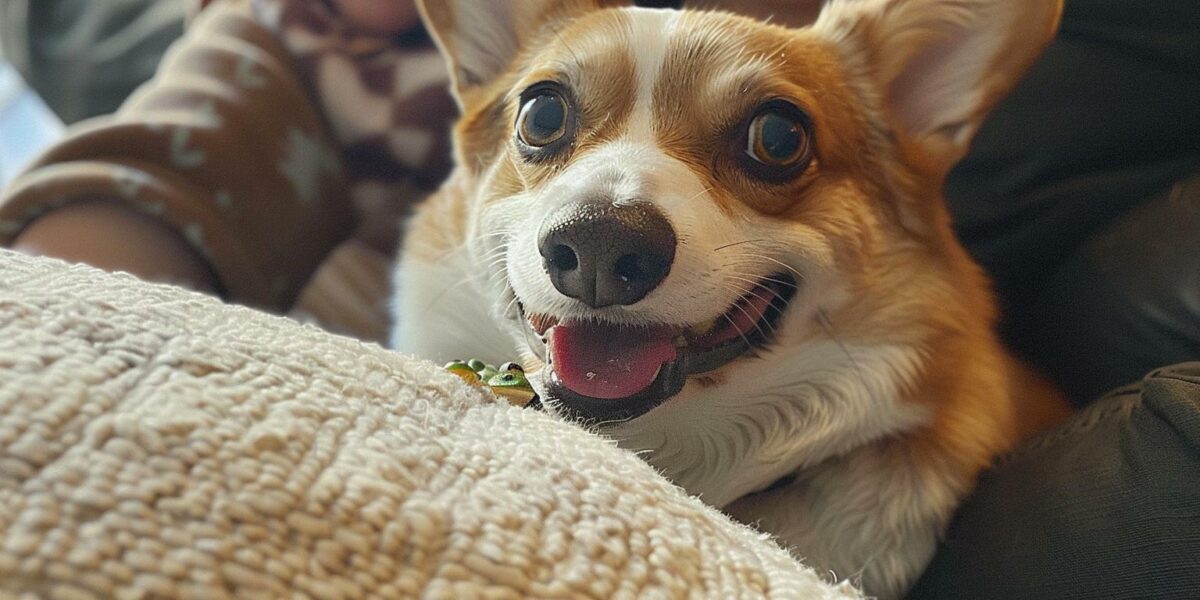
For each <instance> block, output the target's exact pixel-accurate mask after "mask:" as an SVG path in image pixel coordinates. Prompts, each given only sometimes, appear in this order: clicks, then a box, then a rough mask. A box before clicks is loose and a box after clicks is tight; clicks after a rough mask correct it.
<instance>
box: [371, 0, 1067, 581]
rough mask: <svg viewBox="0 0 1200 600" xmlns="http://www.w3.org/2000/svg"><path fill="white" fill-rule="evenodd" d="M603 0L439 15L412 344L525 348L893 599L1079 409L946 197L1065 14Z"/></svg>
mask: <svg viewBox="0 0 1200 600" xmlns="http://www.w3.org/2000/svg"><path fill="white" fill-rule="evenodd" d="M626 4H628V3H623V2H616V1H611V0H487V1H481V0H437V1H427V2H423V3H422V5H421V11H422V14H423V17H424V19H425V22H426V25H427V27H428V29H429V31H430V32H431V33H432V35H433V37H434V38H435V40H436V42H437V44H438V46H439V48H440V49H441V51H442V53H443V55H444V56H445V58H446V60H447V62H448V65H449V68H450V71H451V77H452V88H453V92H454V96H455V98H456V101H457V102H458V104H459V108H460V109H461V119H460V121H459V122H458V124H457V126H456V129H455V132H454V140H455V152H456V158H457V167H456V170H455V171H454V172H453V174H452V175H451V176H450V178H449V180H448V181H447V182H446V183H445V184H444V187H443V188H442V189H441V190H440V191H438V192H437V193H436V194H435V195H434V196H433V197H431V198H430V199H429V200H427V201H426V202H425V203H424V204H423V205H422V206H420V207H419V208H418V210H417V212H416V213H415V215H414V216H413V218H412V219H411V221H410V223H409V225H408V230H407V231H408V233H407V237H406V241H405V244H404V247H403V249H402V252H401V257H400V259H399V262H398V266H397V270H396V274H395V275H396V277H395V278H396V283H397V295H396V299H395V303H394V306H395V320H396V326H395V329H394V331H393V345H394V346H395V347H396V348H397V349H399V350H402V351H405V352H411V353H415V354H418V355H420V356H423V357H427V358H430V359H434V360H442V361H444V360H450V359H453V358H456V357H475V358H481V359H485V360H487V361H489V362H495V363H500V362H504V361H507V360H512V359H513V357H520V358H521V359H522V360H523V361H524V363H525V364H526V365H527V369H526V370H527V372H528V373H529V376H530V379H531V381H532V382H533V383H534V385H535V386H536V387H537V389H538V390H539V391H540V392H541V393H542V396H543V401H544V404H545V406H546V409H547V410H548V411H549V412H551V413H552V414H555V415H560V416H563V417H565V418H569V419H573V420H576V421H579V422H582V423H586V424H588V425H589V426H591V427H593V428H595V430H597V431H599V432H600V433H602V434H603V435H605V436H609V437H611V438H612V439H614V440H616V441H617V442H618V443H619V444H620V445H621V446H622V447H625V448H628V449H629V450H631V451H635V452H637V453H639V454H640V455H641V456H643V457H644V458H645V460H647V461H648V462H649V463H650V464H652V465H653V466H654V467H655V468H657V469H658V470H659V471H660V472H662V473H663V474H664V475H665V476H666V477H668V478H670V479H671V480H672V481H674V482H675V483H677V484H678V485H679V486H681V487H682V488H684V489H685V490H687V491H688V492H689V493H691V494H694V495H696V496H699V497H700V498H701V499H702V500H703V501H705V502H707V503H709V504H710V505H712V506H715V507H718V508H720V509H722V510H724V511H725V512H726V513H728V514H729V515H731V516H732V517H734V518H736V519H738V520H740V521H742V522H745V523H748V524H751V525H753V526H756V527H759V528H761V529H762V530H763V531H765V532H768V533H770V534H771V535H773V536H774V537H775V538H776V539H777V540H778V542H779V543H780V544H781V545H783V546H786V547H788V548H790V549H792V550H793V551H794V552H795V553H796V554H797V555H798V556H800V557H802V559H803V560H805V561H806V562H807V563H809V564H811V565H813V566H814V567H816V568H818V569H821V570H828V571H829V572H832V573H833V574H835V576H836V577H838V578H843V579H851V580H854V581H856V582H860V583H861V585H862V586H863V588H864V589H865V591H866V592H867V593H869V594H872V595H875V596H878V597H881V598H895V597H899V596H901V595H903V594H904V593H905V592H906V590H907V589H908V588H909V587H910V586H911V584H912V583H913V582H914V580H915V578H916V577H917V576H918V575H919V574H920V573H921V571H922V569H923V568H924V566H925V565H926V564H927V563H928V561H929V560H930V558H931V557H932V555H933V553H934V549H935V547H936V545H937V542H938V538H939V535H940V534H941V533H942V532H943V531H944V529H945V527H946V525H947V523H948V522H949V520H950V518H951V516H952V514H953V513H954V511H955V508H956V506H957V505H958V503H959V502H960V501H961V499H962V498H963V497H964V495H966V494H967V493H968V492H970V491H971V489H972V487H973V485H974V482H975V480H976V477H977V475H978V474H979V473H980V471H981V470H982V469H984V468H986V467H987V466H988V465H989V464H990V463H991V461H992V460H993V458H994V457H995V456H996V455H997V454H998V453H1001V452H1004V451H1006V450H1008V449H1010V448H1012V447H1013V446H1014V444H1015V443H1017V442H1018V441H1019V440H1020V439H1021V438H1022V437H1023V436H1026V435H1029V434H1031V433H1033V432H1035V431H1038V430H1040V429H1043V428H1045V427H1048V426H1049V425H1051V424H1052V423H1054V422H1055V421H1056V420H1057V419H1059V418H1061V417H1062V416H1064V414H1065V410H1066V408H1065V403H1064V402H1063V401H1062V399H1061V397H1059V395H1058V394H1057V393H1056V392H1055V391H1054V389H1053V388H1052V387H1051V386H1050V385H1048V384H1046V383H1044V382H1043V381H1042V380H1040V379H1039V378H1038V377H1037V376H1035V375H1034V374H1033V373H1032V372H1030V371H1028V370H1026V369H1025V368H1024V367H1022V366H1021V365H1020V364H1019V363H1018V362H1017V361H1016V360H1015V359H1013V358H1012V357H1011V356H1009V355H1008V354H1006V351H1005V350H1004V349H1003V348H1002V346H1001V343H1000V342H999V341H998V339H997V337H996V334H995V333H994V327H993V325H994V321H995V318H996V308H995V302H994V300H993V297H992V295H991V293H990V290H989V284H988V281H987V279H986V277H985V276H984V274H983V273H982V272H981V270H980V268H979V267H978V266H977V265H976V264H975V263H974V262H972V260H971V259H970V258H969V257H968V255H967V254H966V252H965V251H964V250H963V248H962V247H961V246H960V245H959V243H958V241H957V240H956V238H955V236H954V233H953V231H952V229H951V226H950V219H949V216H948V214H947V210H946V208H945V206H944V202H943V199H942V196H941V188H942V185H943V180H944V179H945V177H946V174H947V172H948V171H949V169H950V168H951V167H952V166H953V165H954V164H955V162H956V161H957V160H958V159H959V158H961V157H962V156H963V154H964V153H965V152H966V150H967V148H968V145H969V143H970V141H971V138H972V136H973V134H974V133H975V132H976V131H977V130H978V129H979V126H980V124H981V121H982V120H983V118H984V116H985V115H986V113H987V112H988V110H989V108H991V107H992V106H993V105H994V104H995V103H996V102H997V101H998V100H999V99H1001V98H1002V97H1003V96H1004V95H1005V94H1006V93H1007V92H1008V91H1009V90H1010V89H1011V88H1012V87H1013V85H1014V84H1015V83H1016V82H1017V81H1018V79H1019V78H1020V77H1021V75H1022V74H1023V73H1024V71H1025V70H1026V69H1027V68H1028V67H1029V66H1030V65H1031V64H1032V63H1033V62H1034V60H1035V59H1036V57H1037V56H1038V54H1039V53H1040V51H1041V50H1042V48H1043V47H1044V46H1045V45H1046V44H1047V43H1048V42H1049V40H1050V39H1051V38H1052V37H1053V35H1054V32H1055V31H1056V29H1057V25H1058V20H1059V16H1060V13H1061V10H1062V6H1061V1H1060V0H830V1H829V2H827V3H826V5H825V7H824V8H823V12H822V13H821V15H820V17H819V19H818V20H817V21H816V22H815V23H814V24H812V25H811V26H809V27H806V28H802V29H789V28H786V27H782V26H778V25H773V24H770V23H764V22H759V21H755V20H751V19H748V18H744V17H739V16H735V15H733V14H728V13H722V12H706V11H689V10H681V11H680V10H669V9H647V8H637V7H632V6H627V5H626Z"/></svg>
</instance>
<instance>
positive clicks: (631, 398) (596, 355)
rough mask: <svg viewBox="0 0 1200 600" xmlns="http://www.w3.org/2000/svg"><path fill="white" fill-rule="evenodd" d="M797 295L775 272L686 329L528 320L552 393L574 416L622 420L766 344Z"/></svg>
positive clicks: (793, 283) (790, 280) (536, 317)
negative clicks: (538, 341) (539, 346)
mask: <svg viewBox="0 0 1200 600" xmlns="http://www.w3.org/2000/svg"><path fill="white" fill-rule="evenodd" d="M795 291H796V280H795V279H794V278H793V277H791V276H790V275H788V274H777V275H772V276H770V277H766V278H764V279H761V280H759V282H758V283H757V284H756V285H755V286H754V288H753V289H751V290H750V291H749V292H748V293H746V294H745V295H744V296H742V297H741V298H739V299H738V300H737V301H736V302H735V303H734V304H733V305H732V306H730V307H729V309H728V310H727V311H726V312H725V313H723V314H721V315H719V316H718V317H716V318H714V319H711V320H709V321H706V322H704V323H698V324H696V325H692V326H689V327H671V326H665V325H664V326H630V325H619V324H613V323H605V322H597V321H563V322H559V321H558V320H557V319H555V318H553V317H547V316H544V315H536V314H534V315H526V321H527V322H528V324H529V326H530V327H531V328H532V329H533V331H534V333H536V334H537V335H538V336H540V337H541V338H542V340H543V341H544V342H545V344H546V350H547V353H546V354H547V359H548V361H547V362H548V365H549V366H548V374H547V376H546V377H545V385H546V388H547V391H548V393H549V395H550V396H551V397H552V398H554V399H556V400H558V404H559V406H560V407H561V408H562V409H563V410H564V411H565V412H567V413H568V414H569V416H572V417H574V418H578V419H583V420H589V421H613V420H625V419H631V418H634V417H637V416H640V415H642V414H644V413H646V412H648V411H650V410H651V409H653V408H654V407H656V406H658V405H659V404H661V403H662V402H663V401H665V400H666V399H668V398H670V397H671V396H674V395H675V394H678V393H679V391H680V390H682V389H683V386H684V383H685V382H686V381H687V378H688V376H690V375H695V374H699V373H706V372H709V371H713V370H716V369H718V368H720V367H722V366H724V365H725V364H727V363H729V362H732V361H733V360H734V359H737V358H739V357H741V356H743V355H745V354H747V353H749V352H750V351H752V350H754V349H755V348H759V347H761V346H762V345H763V344H765V343H766V342H768V341H769V340H770V337H771V333H772V332H773V331H774V329H775V325H776V322H777V321H778V320H779V317H780V316H781V315H782V314H783V311H784V309H785V308H786V306H787V303H788V301H789V300H790V299H791V297H792V295H793V294H794V293H795Z"/></svg>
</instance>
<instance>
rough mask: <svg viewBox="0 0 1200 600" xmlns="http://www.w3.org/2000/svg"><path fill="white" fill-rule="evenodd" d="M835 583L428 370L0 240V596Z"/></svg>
mask: <svg viewBox="0 0 1200 600" xmlns="http://www.w3.org/2000/svg"><path fill="white" fill-rule="evenodd" d="M17 597H20V598H25V597H47V598H62V599H76V598H233V597H239V598H243V597H244V598H284V597H300V598H331V599H332V598H368V597H370V598H415V597H423V598H530V597H546V598H568V597H582V598H635V597H640V598H685V597H687V598H698V597H708V598H722V599H723V598H761V597H771V598H856V597H858V595H857V593H856V592H854V590H853V589H851V587H850V586H849V585H847V584H841V585H830V584H826V583H824V582H823V581H822V578H821V577H820V576H819V575H818V574H817V573H815V572H813V571H812V570H811V569H809V568H807V567H804V566H803V565H801V564H799V563H798V562H796V561H795V560H793V559H792V558H791V557H790V556H789V555H788V554H787V553H786V552H784V551H783V550H781V549H779V548H778V547H776V546H775V545H774V544H772V543H771V542H770V541H769V540H767V539H765V538H764V537H763V536H762V535H759V534H756V533H754V532H752V531H751V530H749V529H747V528H744V527H741V526H739V525H736V524H734V523H733V522H731V521H729V520H728V519H726V518H725V517H724V516H722V515H721V514H719V513H718V512H716V511H714V510H712V509H710V508H707V507H705V506H703V505H702V504H701V503H700V502H699V501H697V500H695V499H693V498H689V497H687V496H686V495H685V494H684V493H682V492H681V491H680V490H679V489H677V488H675V487H673V486H672V485H670V484H669V483H668V482H667V481H665V480H663V479H662V478H660V477H659V476H658V475H656V474H655V473H654V472H653V471H652V470H651V469H650V468H649V467H648V466H646V465H645V464H643V463H642V462H641V461H639V460H638V459H637V458H636V457H634V456H632V455H630V454H628V453H626V452H624V451H622V450H619V449H617V448H616V447H615V446H613V445H612V444H611V443H608V442H606V441H604V440H603V439H601V438H599V437H596V436H593V435H590V434H588V433H586V432H584V431H582V430H580V429H578V428H575V427H573V426H570V425H567V424H564V423H560V422H557V421H554V420H553V419H551V418H549V417H547V416H545V415H543V414H540V413H536V412H531V411H527V410H520V409H516V408H510V407H508V406H507V405H504V404H501V403H499V402H496V401H494V400H491V399H490V398H488V397H484V396H483V395H482V393H480V392H476V391H474V390H472V389H470V388H467V387H465V386H464V385H463V384H461V383H460V382H459V380H457V379H456V378H454V377H453V376H451V375H449V374H446V373H443V372H441V371H440V370H439V369H437V368H436V367H435V366H434V365H431V364H429V363H426V362H422V361H417V360H413V359H411V358H407V357H403V356H399V355H396V354H394V353H391V352H388V351H386V350H384V349H382V348H379V347H378V346H374V345H367V344H363V343H360V342H356V341H353V340H350V339H346V338H340V337H336V336H332V335H329V334H326V333H323V332H321V331H318V330H316V329H314V328H311V327H304V326H301V325H298V324H296V323H294V322H292V321H288V320H285V319H282V318H277V317H271V316H268V315H264V314H261V313H258V312H254V311H251V310H248V309H243V308H236V307H230V306H224V305H222V304H220V303H219V302H217V301H215V300H212V299H208V298H205V297H203V296H200V295H196V294H192V293H187V292H184V291H181V290H179V289H175V288H171V287H165V286H152V285H147V284H145V283H141V282H139V281H137V280H135V279H133V278H131V277H128V276H113V275H107V274H104V273H101V272H99V271H96V270H93V269H89V268H84V267H67V266H65V265H63V264H62V263H58V262H55V261H50V260H43V259H32V258H27V257H21V256H18V255H15V254H12V253H8V252H3V251H0V598H17Z"/></svg>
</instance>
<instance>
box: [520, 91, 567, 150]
mask: <svg viewBox="0 0 1200 600" xmlns="http://www.w3.org/2000/svg"><path fill="white" fill-rule="evenodd" d="M566 133H567V102H566V100H564V99H563V97H562V96H561V95H560V94H558V93H557V92H555V91H553V90H543V91H540V92H538V93H537V95H535V96H533V97H532V98H530V99H528V100H526V101H525V104H524V105H522V106H521V112H520V114H518V115H517V135H518V136H519V137H520V138H521V141H522V142H525V143H526V144H528V145H530V146H533V147H535V148H541V147H542V146H548V145H550V144H553V143H554V142H557V141H558V140H560V139H562V137H563V135H565V134H566Z"/></svg>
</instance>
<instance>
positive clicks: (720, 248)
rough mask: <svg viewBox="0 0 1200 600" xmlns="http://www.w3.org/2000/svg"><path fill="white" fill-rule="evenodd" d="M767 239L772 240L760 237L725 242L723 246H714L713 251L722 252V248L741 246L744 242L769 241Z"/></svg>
mask: <svg viewBox="0 0 1200 600" xmlns="http://www.w3.org/2000/svg"><path fill="white" fill-rule="evenodd" d="M767 241H770V240H764V239H761V238H759V239H753V240H742V241H740V242H731V243H729V244H724V245H721V246H717V247H716V248H713V249H712V251H713V252H720V251H721V250H725V249H727V248H733V247H735V246H741V245H742V244H758V243H762V242H767Z"/></svg>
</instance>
